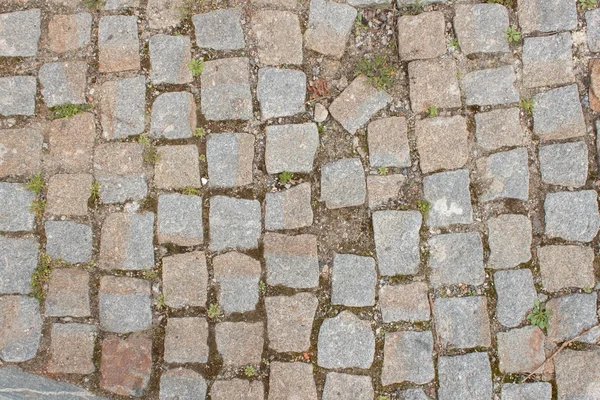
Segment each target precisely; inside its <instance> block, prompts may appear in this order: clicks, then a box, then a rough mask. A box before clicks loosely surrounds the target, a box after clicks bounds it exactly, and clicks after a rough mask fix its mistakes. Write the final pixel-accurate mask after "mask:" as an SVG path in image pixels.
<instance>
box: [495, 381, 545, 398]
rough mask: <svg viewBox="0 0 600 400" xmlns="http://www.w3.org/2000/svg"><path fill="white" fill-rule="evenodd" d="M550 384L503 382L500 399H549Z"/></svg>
mask: <svg viewBox="0 0 600 400" xmlns="http://www.w3.org/2000/svg"><path fill="white" fill-rule="evenodd" d="M551 399H552V385H551V384H550V383H548V382H532V383H521V384H517V383H505V384H504V385H502V400H551Z"/></svg>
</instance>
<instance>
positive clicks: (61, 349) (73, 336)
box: [48, 324, 98, 374]
mask: <svg viewBox="0 0 600 400" xmlns="http://www.w3.org/2000/svg"><path fill="white" fill-rule="evenodd" d="M97 333H98V329H97V328H96V327H95V326H94V325H88V324H52V333H51V334H50V337H51V344H50V354H51V356H50V361H49V362H48V372H50V373H52V374H55V373H62V374H91V373H92V372H94V371H95V370H96V367H95V366H94V362H93V360H92V358H93V357H94V343H95V341H96V335H97Z"/></svg>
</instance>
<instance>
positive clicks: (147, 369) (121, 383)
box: [100, 335, 152, 397]
mask: <svg viewBox="0 0 600 400" xmlns="http://www.w3.org/2000/svg"><path fill="white" fill-rule="evenodd" d="M124 360H127V362H123V361H124ZM151 372H152V339H151V338H150V337H149V336H146V335H131V336H129V337H127V338H120V337H118V336H112V335H111V336H108V337H107V338H106V339H104V341H103V342H102V358H101V359H100V387H101V388H102V389H104V390H107V391H109V392H113V393H116V394H119V395H125V396H136V397H140V396H142V395H143V394H144V391H145V390H146V389H147V387H148V384H149V383H150V374H151Z"/></svg>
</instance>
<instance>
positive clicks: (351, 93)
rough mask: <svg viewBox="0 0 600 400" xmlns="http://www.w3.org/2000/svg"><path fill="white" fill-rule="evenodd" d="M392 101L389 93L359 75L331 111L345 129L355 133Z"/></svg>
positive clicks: (332, 105) (331, 107)
mask: <svg viewBox="0 0 600 400" xmlns="http://www.w3.org/2000/svg"><path fill="white" fill-rule="evenodd" d="M391 101H392V98H391V96H390V95H389V94H387V93H386V92H384V91H383V90H378V89H377V88H375V87H374V86H373V85H371V84H370V83H369V81H368V79H367V78H366V77H365V76H363V75H359V76H358V77H356V78H355V79H354V80H353V81H352V83H351V84H350V86H348V87H347V88H346V89H345V90H344V91H343V92H342V94H340V95H339V96H338V97H337V98H336V99H335V100H334V101H333V103H332V104H331V106H330V107H329V112H330V113H331V116H332V117H333V118H335V119H336V120H337V121H338V122H339V123H340V124H341V125H342V126H343V127H344V129H346V130H347V131H348V132H350V133H352V134H354V133H356V131H357V130H358V129H360V128H361V127H362V126H364V125H365V124H366V123H367V122H368V121H369V119H371V117H372V116H373V115H375V114H376V113H377V112H378V111H379V110H381V109H382V108H384V107H385V106H386V105H387V104H388V103H390V102H391Z"/></svg>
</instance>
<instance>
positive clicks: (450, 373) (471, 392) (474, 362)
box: [438, 353, 492, 400]
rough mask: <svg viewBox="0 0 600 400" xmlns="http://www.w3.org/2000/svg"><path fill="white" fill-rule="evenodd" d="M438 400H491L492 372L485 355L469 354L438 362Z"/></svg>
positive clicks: (445, 358) (441, 359)
mask: <svg viewBox="0 0 600 400" xmlns="http://www.w3.org/2000/svg"><path fill="white" fill-rule="evenodd" d="M438 379H439V382H440V383H439V385H440V386H439V389H438V398H439V399H440V400H450V399H461V400H481V399H491V398H492V370H491V368H490V360H489V358H488V355H487V353H470V354H464V355H460V356H453V357H440V358H439V360H438Z"/></svg>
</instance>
